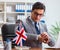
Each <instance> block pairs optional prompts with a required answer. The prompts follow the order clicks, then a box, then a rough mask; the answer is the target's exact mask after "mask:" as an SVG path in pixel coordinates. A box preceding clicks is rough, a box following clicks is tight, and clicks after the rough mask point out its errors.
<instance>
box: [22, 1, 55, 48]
mask: <svg viewBox="0 0 60 50" xmlns="http://www.w3.org/2000/svg"><path fill="white" fill-rule="evenodd" d="M44 12H45V5H44V4H43V3H41V2H36V3H35V4H34V5H33V7H32V12H31V16H29V17H27V19H26V21H24V22H23V25H24V28H25V31H26V34H27V40H26V42H25V43H24V45H26V46H29V47H42V42H43V43H47V44H48V45H49V46H54V44H55V43H54V41H53V39H52V38H51V36H50V35H49V34H48V32H47V28H46V25H45V23H43V22H40V20H41V18H42V17H43V15H44Z"/></svg>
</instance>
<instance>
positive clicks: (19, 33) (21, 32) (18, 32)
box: [13, 26, 27, 46]
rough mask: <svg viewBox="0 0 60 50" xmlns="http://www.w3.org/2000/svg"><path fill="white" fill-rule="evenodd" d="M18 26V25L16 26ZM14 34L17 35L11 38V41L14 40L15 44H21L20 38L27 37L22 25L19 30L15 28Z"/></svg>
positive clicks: (24, 38)
mask: <svg viewBox="0 0 60 50" xmlns="http://www.w3.org/2000/svg"><path fill="white" fill-rule="evenodd" d="M18 28H20V26H18ZM16 35H17V36H16V37H15V38H14V39H13V41H15V43H16V44H17V45H19V44H20V46H22V39H23V40H26V39H27V36H26V32H25V30H24V28H23V27H22V28H20V30H18V29H17V30H16Z"/></svg>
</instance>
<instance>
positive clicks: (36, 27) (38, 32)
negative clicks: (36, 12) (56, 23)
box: [35, 22, 40, 34]
mask: <svg viewBox="0 0 60 50" xmlns="http://www.w3.org/2000/svg"><path fill="white" fill-rule="evenodd" d="M35 29H36V32H37V34H40V30H39V29H38V26H37V22H35Z"/></svg>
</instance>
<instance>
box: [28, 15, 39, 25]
mask: <svg viewBox="0 0 60 50" xmlns="http://www.w3.org/2000/svg"><path fill="white" fill-rule="evenodd" d="M29 19H30V20H31V22H32V24H33V25H34V24H35V22H34V21H33V20H32V18H31V16H30V17H29ZM37 24H38V25H39V22H37Z"/></svg>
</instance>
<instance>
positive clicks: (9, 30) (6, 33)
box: [1, 24, 15, 41]
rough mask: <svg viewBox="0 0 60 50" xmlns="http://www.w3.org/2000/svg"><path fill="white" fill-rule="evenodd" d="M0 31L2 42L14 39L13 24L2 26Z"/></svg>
mask: <svg viewBox="0 0 60 50" xmlns="http://www.w3.org/2000/svg"><path fill="white" fill-rule="evenodd" d="M1 31H2V36H3V40H4V41H6V38H9V39H12V38H13V37H15V24H4V25H3V26H2V28H1Z"/></svg>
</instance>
